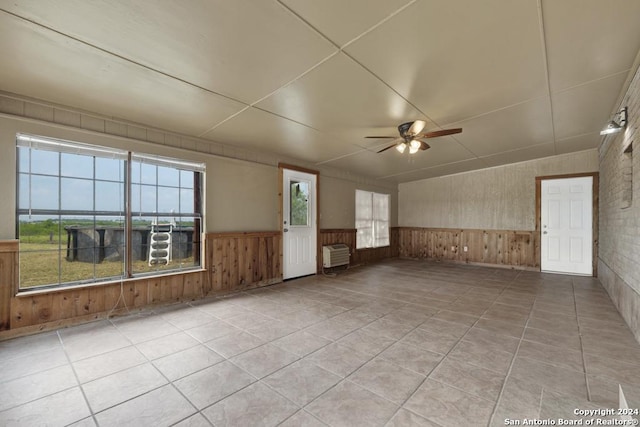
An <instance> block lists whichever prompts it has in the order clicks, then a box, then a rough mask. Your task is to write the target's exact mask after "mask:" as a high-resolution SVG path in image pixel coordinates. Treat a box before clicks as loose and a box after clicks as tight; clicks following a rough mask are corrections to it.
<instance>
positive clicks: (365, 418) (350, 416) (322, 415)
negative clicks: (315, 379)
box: [306, 381, 398, 427]
mask: <svg viewBox="0 0 640 427" xmlns="http://www.w3.org/2000/svg"><path fill="white" fill-rule="evenodd" d="M397 409H398V406H396V405H394V404H393V403H391V402H389V401H388V400H385V399H383V398H381V397H379V396H377V395H375V394H374V393H372V392H370V391H368V390H365V389H364V388H362V387H360V386H358V385H356V384H354V383H351V382H349V381H344V382H342V383H340V384H338V385H337V386H336V387H334V388H332V389H331V390H329V391H328V392H326V393H325V394H323V395H322V396H320V397H319V398H318V399H316V400H315V401H313V402H311V403H310V404H309V405H308V406H307V407H306V410H307V411H309V412H310V413H311V414H313V415H314V416H316V417H317V418H319V419H320V420H322V421H323V422H325V423H327V424H329V425H331V426H336V427H357V426H362V427H376V426H384V425H385V424H386V422H387V421H389V419H390V418H391V417H392V416H393V415H394V413H395V412H396V410H397Z"/></svg>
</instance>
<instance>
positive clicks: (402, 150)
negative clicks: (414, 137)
mask: <svg viewBox="0 0 640 427" xmlns="http://www.w3.org/2000/svg"><path fill="white" fill-rule="evenodd" d="M406 149H407V144H406V143H404V142H403V143H402V144H398V145H396V150H398V151H399V152H401V153H404V150H406Z"/></svg>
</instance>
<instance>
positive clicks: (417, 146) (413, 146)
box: [409, 139, 421, 150]
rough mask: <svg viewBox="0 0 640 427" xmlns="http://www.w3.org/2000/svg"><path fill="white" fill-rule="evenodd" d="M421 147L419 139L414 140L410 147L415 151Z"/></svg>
mask: <svg viewBox="0 0 640 427" xmlns="http://www.w3.org/2000/svg"><path fill="white" fill-rule="evenodd" d="M420 145H421V144H420V141H418V140H417V139H414V140H412V141H411V142H410V143H409V146H410V147H411V148H413V149H415V150H417V149H419V148H420Z"/></svg>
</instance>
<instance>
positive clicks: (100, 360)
mask: <svg viewBox="0 0 640 427" xmlns="http://www.w3.org/2000/svg"><path fill="white" fill-rule="evenodd" d="M146 362H147V359H146V358H145V357H144V356H143V355H142V353H140V352H139V351H138V349H137V348H135V347H134V346H130V347H124V348H121V349H119V350H114V351H111V352H109V353H105V354H101V355H99V356H94V357H89V358H88V359H83V360H80V361H77V362H73V369H74V370H75V371H76V375H78V379H79V380H80V382H81V383H86V382H89V381H93V380H95V379H98V378H101V377H104V376H107V375H111V374H114V373H116V372H119V371H122V370H125V369H128V368H131V367H133V366H137V365H141V364H143V363H146Z"/></svg>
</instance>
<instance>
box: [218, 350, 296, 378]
mask: <svg viewBox="0 0 640 427" xmlns="http://www.w3.org/2000/svg"><path fill="white" fill-rule="evenodd" d="M229 360H231V361H232V362H233V363H234V364H235V365H237V366H239V367H241V368H242V369H244V370H245V371H247V372H249V373H250V374H251V375H253V376H254V377H256V378H263V377H266V376H267V375H269V374H271V373H273V372H275V371H277V370H279V369H281V368H283V367H285V366H287V365H289V364H291V363H293V362H295V361H296V360H298V356H296V355H295V354H293V353H289V352H288V351H284V350H282V349H281V348H279V347H276V346H274V345H271V344H266V345H263V346H260V347H256V348H254V349H253V350H249V351H247V352H245V353H242V354H240V355H238V356H235V357H233V358H231V359H229Z"/></svg>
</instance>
